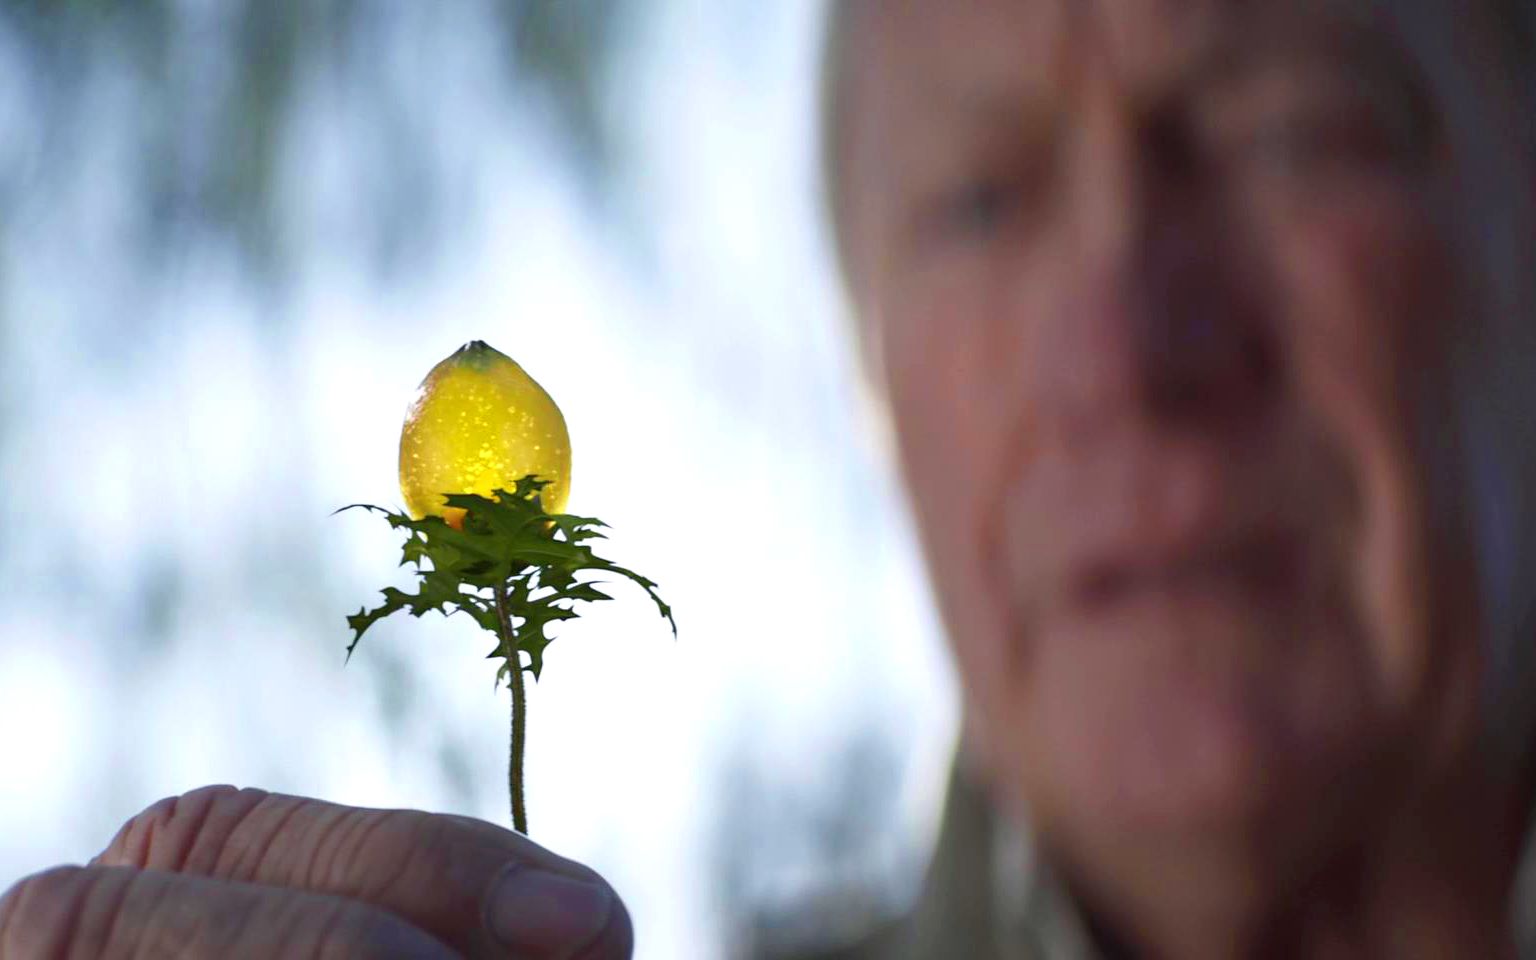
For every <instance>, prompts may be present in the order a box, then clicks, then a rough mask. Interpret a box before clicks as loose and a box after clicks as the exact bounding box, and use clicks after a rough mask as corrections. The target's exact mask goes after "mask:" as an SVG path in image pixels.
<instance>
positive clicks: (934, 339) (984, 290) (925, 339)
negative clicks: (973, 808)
mask: <svg viewBox="0 0 1536 960" xmlns="http://www.w3.org/2000/svg"><path fill="white" fill-rule="evenodd" d="M1018 273H1019V267H1018V265H1017V264H1016V263H1015V264H1014V266H1013V269H1012V271H1011V273H1010V274H1009V275H1006V276H1005V275H1003V274H1002V273H1000V272H998V271H995V270H993V269H992V268H989V267H988V266H987V265H985V264H981V263H977V264H972V265H969V266H966V267H963V268H956V269H952V270H947V271H939V270H935V271H931V272H927V273H916V274H912V275H910V276H908V277H906V278H904V280H905V282H901V283H892V284H890V286H889V287H888V289H890V290H891V291H892V293H891V294H890V295H889V296H888V297H887V298H885V301H884V304H885V305H889V306H885V305H882V307H881V308H880V309H878V310H877V311H876V314H877V318H878V322H879V323H880V326H881V345H882V360H883V363H884V368H885V376H886V380H887V387H888V392H889V396H890V403H891V410H892V413H893V415H894V417H895V419H896V421H897V427H898V429H897V437H898V440H899V443H900V448H899V454H900V458H901V463H902V470H903V474H904V476H905V480H906V483H907V486H908V488H909V491H910V494H911V496H910V498H909V501H910V502H911V504H912V508H913V510H914V512H915V514H916V518H917V520H918V527H919V530H920V533H921V536H922V539H923V545H924V550H925V553H926V555H927V559H928V565H929V572H930V579H931V581H932V582H933V584H934V587H935V588H936V590H937V593H938V600H939V604H940V608H941V610H942V612H943V615H944V619H945V623H946V626H947V628H948V634H949V637H950V642H951V645H952V647H953V649H954V653H955V656H956V659H957V661H958V664H959V667H960V673H961V677H962V678H963V681H964V683H965V685H966V688H967V694H968V696H967V708H968V709H970V710H974V711H977V712H978V714H979V715H978V716H977V717H974V718H973V719H976V720H980V721H981V723H980V724H979V726H977V727H973V728H972V731H973V733H975V732H980V731H982V730H985V729H990V728H994V727H995V726H996V720H997V717H996V713H997V711H998V710H1001V709H1004V707H1005V705H1006V704H1007V703H1008V702H1010V701H1011V700H1014V699H1016V698H1017V694H1018V691H1017V690H1015V689H1012V688H1011V687H1012V684H1013V678H1012V674H1013V671H1012V669H1011V665H1010V656H1011V654H1010V650H1011V648H1012V647H1013V646H1014V645H1015V644H1014V643H1013V642H1012V638H1011V637H1010V627H1009V621H1008V613H1007V611H1008V606H1009V604H1008V596H1007V591H1006V590H1005V589H1004V588H1003V585H1002V584H1001V582H1000V578H1001V572H1000V570H999V569H998V567H997V564H995V563H991V562H989V560H988V544H989V543H992V542H993V541H994V540H995V539H996V527H997V525H998V520H997V518H996V517H995V516H993V513H994V512H995V511H994V508H995V506H996V502H997V498H996V489H997V486H998V484H999V483H1000V482H1001V480H1000V478H1001V477H1002V476H1003V475H1004V474H1005V473H1006V472H1007V471H1009V470H1010V469H1013V466H1012V465H1013V464H1014V463H1015V462H1016V460H1017V458H1018V456H1019V453H1018V451H1017V450H1016V449H1015V448H1016V447H1017V445H1018V444H1019V443H1020V442H1021V441H1022V440H1027V439H1028V437H1029V436H1030V431H1029V430H1027V429H1024V428H1023V427H1022V426H1021V421H1022V420H1023V418H1025V417H1026V416H1027V413H1028V410H1029V406H1028V404H1027V402H1025V401H1024V398H1023V396H1022V391H1023V389H1024V386H1023V385H1024V384H1025V383H1026V382H1027V381H1028V379H1029V372H1028V370H1027V368H1026V365H1025V364H1024V363H1023V362H1021V358H1022V357H1024V356H1026V355H1027V354H1028V344H1027V342H1026V338H1027V337H1028V335H1029V333H1028V327H1027V325H1026V324H1025V323H1023V322H1022V320H1021V318H1022V317H1025V316H1028V315H1030V309H1029V305H1028V304H1025V303H1022V302H1020V294H1019V293H1018V291H1020V290H1029V289H1036V288H1037V287H1038V284H1031V283H1029V282H1028V278H1027V277H1020V276H1018ZM973 746H977V747H978V748H981V749H986V745H985V744H980V743H977V744H973Z"/></svg>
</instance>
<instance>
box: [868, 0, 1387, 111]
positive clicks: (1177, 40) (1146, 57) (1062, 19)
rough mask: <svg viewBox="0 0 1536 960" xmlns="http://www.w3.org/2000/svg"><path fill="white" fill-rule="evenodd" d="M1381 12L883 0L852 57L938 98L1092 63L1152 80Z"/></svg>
mask: <svg viewBox="0 0 1536 960" xmlns="http://www.w3.org/2000/svg"><path fill="white" fill-rule="evenodd" d="M1375 11H1376V3H1374V2H1373V0H965V2H956V0H885V2H878V0H876V2H869V3H866V4H865V5H864V8H863V11H862V13H861V14H860V16H859V18H858V21H859V22H858V25H857V28H856V29H855V30H854V31H853V35H854V37H855V40H854V46H855V49H854V50H853V51H852V52H853V55H854V56H855V57H856V58H857V59H859V60H861V61H864V63H865V65H866V66H872V67H873V68H874V71H875V72H876V73H877V74H878V75H879V76H878V79H879V82H880V83H881V84H882V85H889V84H890V82H891V80H892V78H893V75H894V76H896V77H906V78H909V80H910V81H911V82H910V83H909V84H908V85H909V86H920V87H926V88H929V89H933V90H935V92H940V93H943V92H947V91H945V90H944V89H943V88H945V87H951V86H954V85H956V84H963V85H965V86H970V87H976V86H990V87H999V86H1007V85H1014V84H1018V83H1020V82H1031V83H1038V82H1039V81H1040V80H1042V79H1051V80H1063V79H1065V78H1066V77H1067V75H1069V74H1070V73H1071V72H1072V71H1073V70H1074V69H1079V68H1081V67H1082V66H1083V65H1084V64H1085V63H1089V62H1092V63H1096V64H1099V65H1102V66H1104V67H1107V68H1108V69H1110V70H1112V71H1113V72H1114V73H1115V74H1116V75H1117V76H1120V77H1123V78H1125V79H1127V80H1129V81H1133V82H1148V83H1155V82H1158V81H1159V80H1164V79H1167V75H1168V74H1171V73H1174V72H1177V71H1179V70H1181V69H1184V68H1186V67H1187V65H1188V64H1189V62H1191V61H1193V60H1197V59H1200V58H1202V57H1209V56H1211V55H1213V54H1214V55H1228V56H1230V57H1232V58H1241V57H1242V56H1243V55H1245V54H1246V53H1248V52H1250V51H1251V50H1253V49H1254V48H1261V47H1264V46H1269V45H1273V44H1275V43H1277V42H1285V43H1296V42H1301V43H1308V42H1324V43H1326V42H1330V41H1332V40H1334V39H1341V38H1344V37H1353V38H1355V39H1360V38H1366V37H1369V36H1370V35H1372V34H1379V33H1381V31H1380V29H1379V26H1380V24H1379V23H1378V22H1377V20H1378V19H1379V18H1378V17H1377V16H1376V13H1375ZM891 68H895V69H894V70H893V69H891ZM864 72H865V73H866V74H867V73H868V72H869V71H868V70H866V71H864Z"/></svg>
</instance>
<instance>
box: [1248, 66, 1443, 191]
mask: <svg viewBox="0 0 1536 960" xmlns="http://www.w3.org/2000/svg"><path fill="white" fill-rule="evenodd" d="M1410 106H1411V105H1410V104H1407V103H1404V102H1400V101H1398V102H1394V101H1392V100H1390V99H1382V98H1378V97H1373V96H1371V95H1370V93H1369V92H1368V91H1366V90H1364V89H1362V88H1361V87H1360V86H1359V85H1348V84H1332V83H1330V84H1306V85H1301V86H1297V87H1293V88H1291V89H1289V90H1287V91H1285V93H1284V94H1283V95H1281V96H1279V97H1276V98H1274V99H1272V100H1270V101H1269V102H1264V103H1259V104H1254V105H1253V106H1252V107H1251V108H1250V109H1249V110H1247V111H1244V113H1245V114H1246V116H1245V117H1244V118H1243V119H1242V120H1240V121H1238V122H1236V123H1235V124H1234V126H1235V129H1229V130H1228V131H1227V135H1226V136H1225V137H1223V138H1222V139H1224V140H1225V142H1226V147H1225V148H1224V151H1225V153H1226V157H1225V159H1226V160H1227V161H1228V162H1229V163H1230V164H1232V165H1234V166H1235V167H1236V168H1237V169H1238V171H1239V172H1241V173H1243V174H1246V175H1256V176H1261V177H1265V178H1284V179H1286V180H1289V181H1293V182H1298V183H1308V182H1323V181H1325V180H1327V179H1328V178H1332V177H1349V176H1354V175H1362V174H1363V175H1380V174H1389V173H1403V172H1407V171H1409V170H1411V169H1413V168H1414V167H1415V166H1416V165H1417V164H1419V163H1420V162H1421V161H1422V160H1423V159H1424V158H1425V156H1426V155H1427V150H1426V146H1425V145H1426V143H1427V139H1428V138H1427V136H1426V134H1425V129H1424V124H1423V122H1422V119H1421V117H1419V116H1418V115H1417V114H1416V113H1415V112H1414V111H1413V110H1412V109H1411V108H1410Z"/></svg>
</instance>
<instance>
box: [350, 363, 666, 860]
mask: <svg viewBox="0 0 1536 960" xmlns="http://www.w3.org/2000/svg"><path fill="white" fill-rule="evenodd" d="M541 470H542V471H546V472H545V473H544V474H543V475H541V474H540V473H539V471H541ZM569 470H570V441H569V438H568V437H567V436H566V430H565V420H564V418H563V417H562V416H561V414H560V410H559V408H558V407H556V406H555V404H554V401H553V400H551V399H550V398H549V395H548V394H547V393H545V392H544V391H543V389H542V388H540V387H539V385H538V384H537V383H535V382H534V381H533V379H532V378H531V377H529V376H528V375H527V373H525V372H524V371H523V369H522V367H520V366H518V365H517V364H516V363H515V362H514V361H513V360H512V359H511V358H510V357H507V356H506V355H505V354H502V353H499V352H498V351H496V350H493V349H492V348H490V347H489V346H487V345H486V344H484V343H482V342H481V341H478V340H477V341H474V342H473V343H469V344H466V345H465V346H464V347H462V348H461V349H460V350H459V351H458V352H456V353H454V354H453V355H452V356H450V357H448V358H447V359H446V360H444V361H442V363H439V364H438V365H437V366H436V367H434V368H433V369H432V372H431V373H429V374H428V375H427V378H426V379H425V380H423V381H422V385H421V390H420V392H419V393H418V395H417V398H416V400H415V402H414V403H413V404H412V405H411V409H410V411H409V413H408V414H407V415H406V422H405V428H404V430H403V432H402V435H401V443H400V480H401V490H402V492H403V493H404V495H405V499H406V503H407V505H408V508H409V509H410V513H404V512H399V511H394V510H387V509H385V508H383V507H376V506H372V505H370V504H352V505H351V506H348V507H343V508H342V510H352V509H364V510H368V511H372V512H376V513H380V514H383V516H384V518H385V519H386V520H388V521H389V525H390V526H391V527H393V528H395V529H397V530H405V531H406V540H405V543H404V545H403V546H402V548H401V561H400V562H401V565H402V566H405V565H411V566H413V567H414V568H415V572H416V576H417V589H416V591H415V592H414V593H409V592H406V591H404V590H400V589H398V588H396V587H385V588H384V590H383V595H384V602H383V603H382V604H380V605H379V606H377V607H374V608H373V609H371V610H370V609H368V608H367V607H364V608H363V609H362V610H360V611H358V612H357V613H355V614H353V615H352V616H350V617H348V618H347V625H348V626H349V627H351V628H352V631H353V637H352V642H351V643H349V644H348V645H347V659H348V660H350V659H351V657H352V653H353V651H355V650H356V649H357V645H358V643H359V641H361V640H362V638H363V634H364V633H365V632H367V630H368V628H369V627H371V626H373V625H374V624H375V623H377V622H378V621H380V620H382V619H384V618H385V617H387V616H389V615H391V614H393V613H397V612H399V611H402V610H403V611H405V612H407V613H409V614H411V615H412V616H415V617H420V616H421V615H422V614H425V613H427V612H428V611H431V610H435V611H437V612H439V613H441V614H443V615H444V616H450V615H452V614H454V613H464V614H467V615H469V617H470V618H471V619H473V620H474V621H475V622H476V623H479V624H480V626H481V627H483V628H484V629H486V630H487V631H489V632H490V633H492V634H493V635H494V636H495V637H496V645H495V647H494V648H493V649H492V650H491V652H490V655H489V657H488V659H493V660H499V661H501V662H500V664H499V666H498V667H497V670H496V680H495V686H496V687H497V688H499V687H500V684H501V681H502V680H506V681H507V686H508V687H509V688H510V689H511V692H512V738H511V739H512V742H511V748H510V751H509V758H508V764H507V789H508V793H509V794H510V799H511V806H512V826H513V829H515V830H517V831H518V832H520V833H524V834H526V833H527V832H528V815H527V811H526V808H525V803H524V797H523V747H524V740H525V739H526V731H527V710H528V708H527V696H526V691H525V687H524V681H523V672H524V671H525V670H526V671H527V672H529V673H531V674H533V678H534V680H535V681H537V680H538V679H539V675H540V673H541V672H542V671H543V668H544V649H545V648H546V647H548V646H549V644H550V642H551V640H553V637H552V636H551V635H550V633H549V629H550V627H551V626H552V625H554V624H556V623H559V622H561V621H564V620H574V619H576V618H577V617H578V616H580V614H579V613H578V612H577V609H576V605H577V604H578V603H582V602H595V601H598V600H609V599H612V598H611V597H610V596H609V595H608V594H606V593H604V592H603V591H602V590H601V589H599V584H598V583H595V582H593V581H592V580H590V579H587V577H586V575H587V574H591V573H598V574H602V573H608V574H613V575H617V576H620V577H624V578H627V579H629V580H631V581H633V582H634V583H636V584H638V585H639V586H640V587H641V589H643V590H644V591H645V592H646V594H647V595H649V596H650V598H651V600H652V601H654V602H655V604H656V608H657V609H658V610H659V611H660V612H661V615H662V616H663V617H665V618H666V620H667V622H668V623H669V624H671V626H672V632H673V635H674V636H675V635H676V633H677V623H676V621H674V620H673V618H672V609H671V607H669V606H667V604H666V603H664V602H663V601H662V599H661V596H660V594H658V593H657V591H656V584H655V583H653V582H651V581H650V580H648V579H646V578H645V577H643V576H641V575H640V574H638V573H635V572H634V571H632V570H628V569H625V568H624V567H621V566H619V565H618V564H616V563H613V562H612V561H610V560H606V559H604V558H602V557H599V556H597V555H596V554H595V553H593V551H592V547H591V544H590V541H592V540H596V539H600V538H602V537H603V533H602V530H603V529H604V528H605V527H606V524H604V523H603V522H602V521H600V520H598V519H597V518H595V517H579V516H574V515H571V514H566V513H560V512H553V513H551V512H546V509H545V502H546V498H549V499H550V500H551V502H552V503H554V504H555V510H556V511H558V510H559V509H560V508H561V507H563V505H564V499H565V491H566V490H567V489H568V486H567V485H568V482H569ZM551 473H553V474H555V475H553V476H551V475H550V474H551ZM454 487H458V488H459V489H461V490H462V491H463V492H452V488H454ZM509 487H510V489H508V488H509ZM442 488H449V489H446V490H445V489H442ZM551 494H553V497H551ZM337 512H338V513H339V512H341V511H337ZM525 658H526V659H525Z"/></svg>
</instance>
